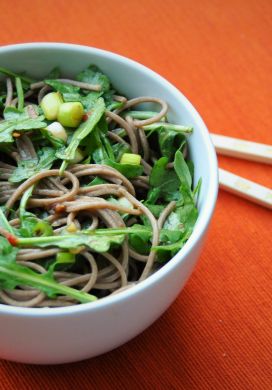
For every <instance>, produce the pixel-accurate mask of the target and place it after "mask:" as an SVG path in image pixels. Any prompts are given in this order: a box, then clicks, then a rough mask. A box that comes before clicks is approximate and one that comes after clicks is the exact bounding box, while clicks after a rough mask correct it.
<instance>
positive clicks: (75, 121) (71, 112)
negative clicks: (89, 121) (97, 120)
mask: <svg viewBox="0 0 272 390" xmlns="http://www.w3.org/2000/svg"><path fill="white" fill-rule="evenodd" d="M83 115H84V109H83V106H82V104H81V103H80V102H67V103H63V104H62V105H61V106H60V109H59V112H58V121H59V122H60V123H61V124H62V125H63V126H67V127H78V126H79V124H80V122H81V120H82V117H83Z"/></svg>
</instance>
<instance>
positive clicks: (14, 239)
mask: <svg viewBox="0 0 272 390" xmlns="http://www.w3.org/2000/svg"><path fill="white" fill-rule="evenodd" d="M6 239H7V240H8V241H9V243H10V244H11V245H12V246H17V244H18V238H17V237H15V236H14V235H13V234H10V233H8V234H7V236H6Z"/></svg>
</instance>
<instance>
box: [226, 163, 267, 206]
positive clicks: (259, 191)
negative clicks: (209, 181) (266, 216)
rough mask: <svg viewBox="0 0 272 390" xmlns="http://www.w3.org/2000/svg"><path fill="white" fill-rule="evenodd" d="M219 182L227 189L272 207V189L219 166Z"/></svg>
mask: <svg viewBox="0 0 272 390" xmlns="http://www.w3.org/2000/svg"><path fill="white" fill-rule="evenodd" d="M219 184H220V187H221V188H223V189H224V190H226V191H229V192H231V193H233V194H236V195H238V196H240V197H242V198H245V199H248V200H251V201H252V202H254V203H257V204H259V205H262V206H264V207H267V208H269V209H272V190H271V189H269V188H267V187H264V186H261V185H260V184H257V183H254V182H253V181H250V180H247V179H244V178H242V177H240V176H237V175H235V174H233V173H231V172H228V171H225V170H224V169H221V168H219Z"/></svg>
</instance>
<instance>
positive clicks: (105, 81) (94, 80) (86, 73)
mask: <svg viewBox="0 0 272 390" xmlns="http://www.w3.org/2000/svg"><path fill="white" fill-rule="evenodd" d="M76 79H77V80H78V81H82V82H83V83H88V84H98V85H100V86H101V90H102V91H104V92H105V91H108V90H109V89H110V80H109V78H108V76H106V75H105V74H104V73H102V72H101V71H100V69H99V68H98V67H97V66H95V65H90V66H89V67H88V68H87V69H85V70H83V71H82V72H80V73H79V75H78V76H77V77H76Z"/></svg>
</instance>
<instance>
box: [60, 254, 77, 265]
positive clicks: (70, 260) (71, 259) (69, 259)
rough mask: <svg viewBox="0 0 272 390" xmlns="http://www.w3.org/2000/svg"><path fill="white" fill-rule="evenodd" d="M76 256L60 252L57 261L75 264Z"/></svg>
mask: <svg viewBox="0 0 272 390" xmlns="http://www.w3.org/2000/svg"><path fill="white" fill-rule="evenodd" d="M75 259H76V256H75V255H74V254H73V253H70V252H59V253H57V256H56V260H57V262H59V263H74V262H75Z"/></svg>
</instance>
